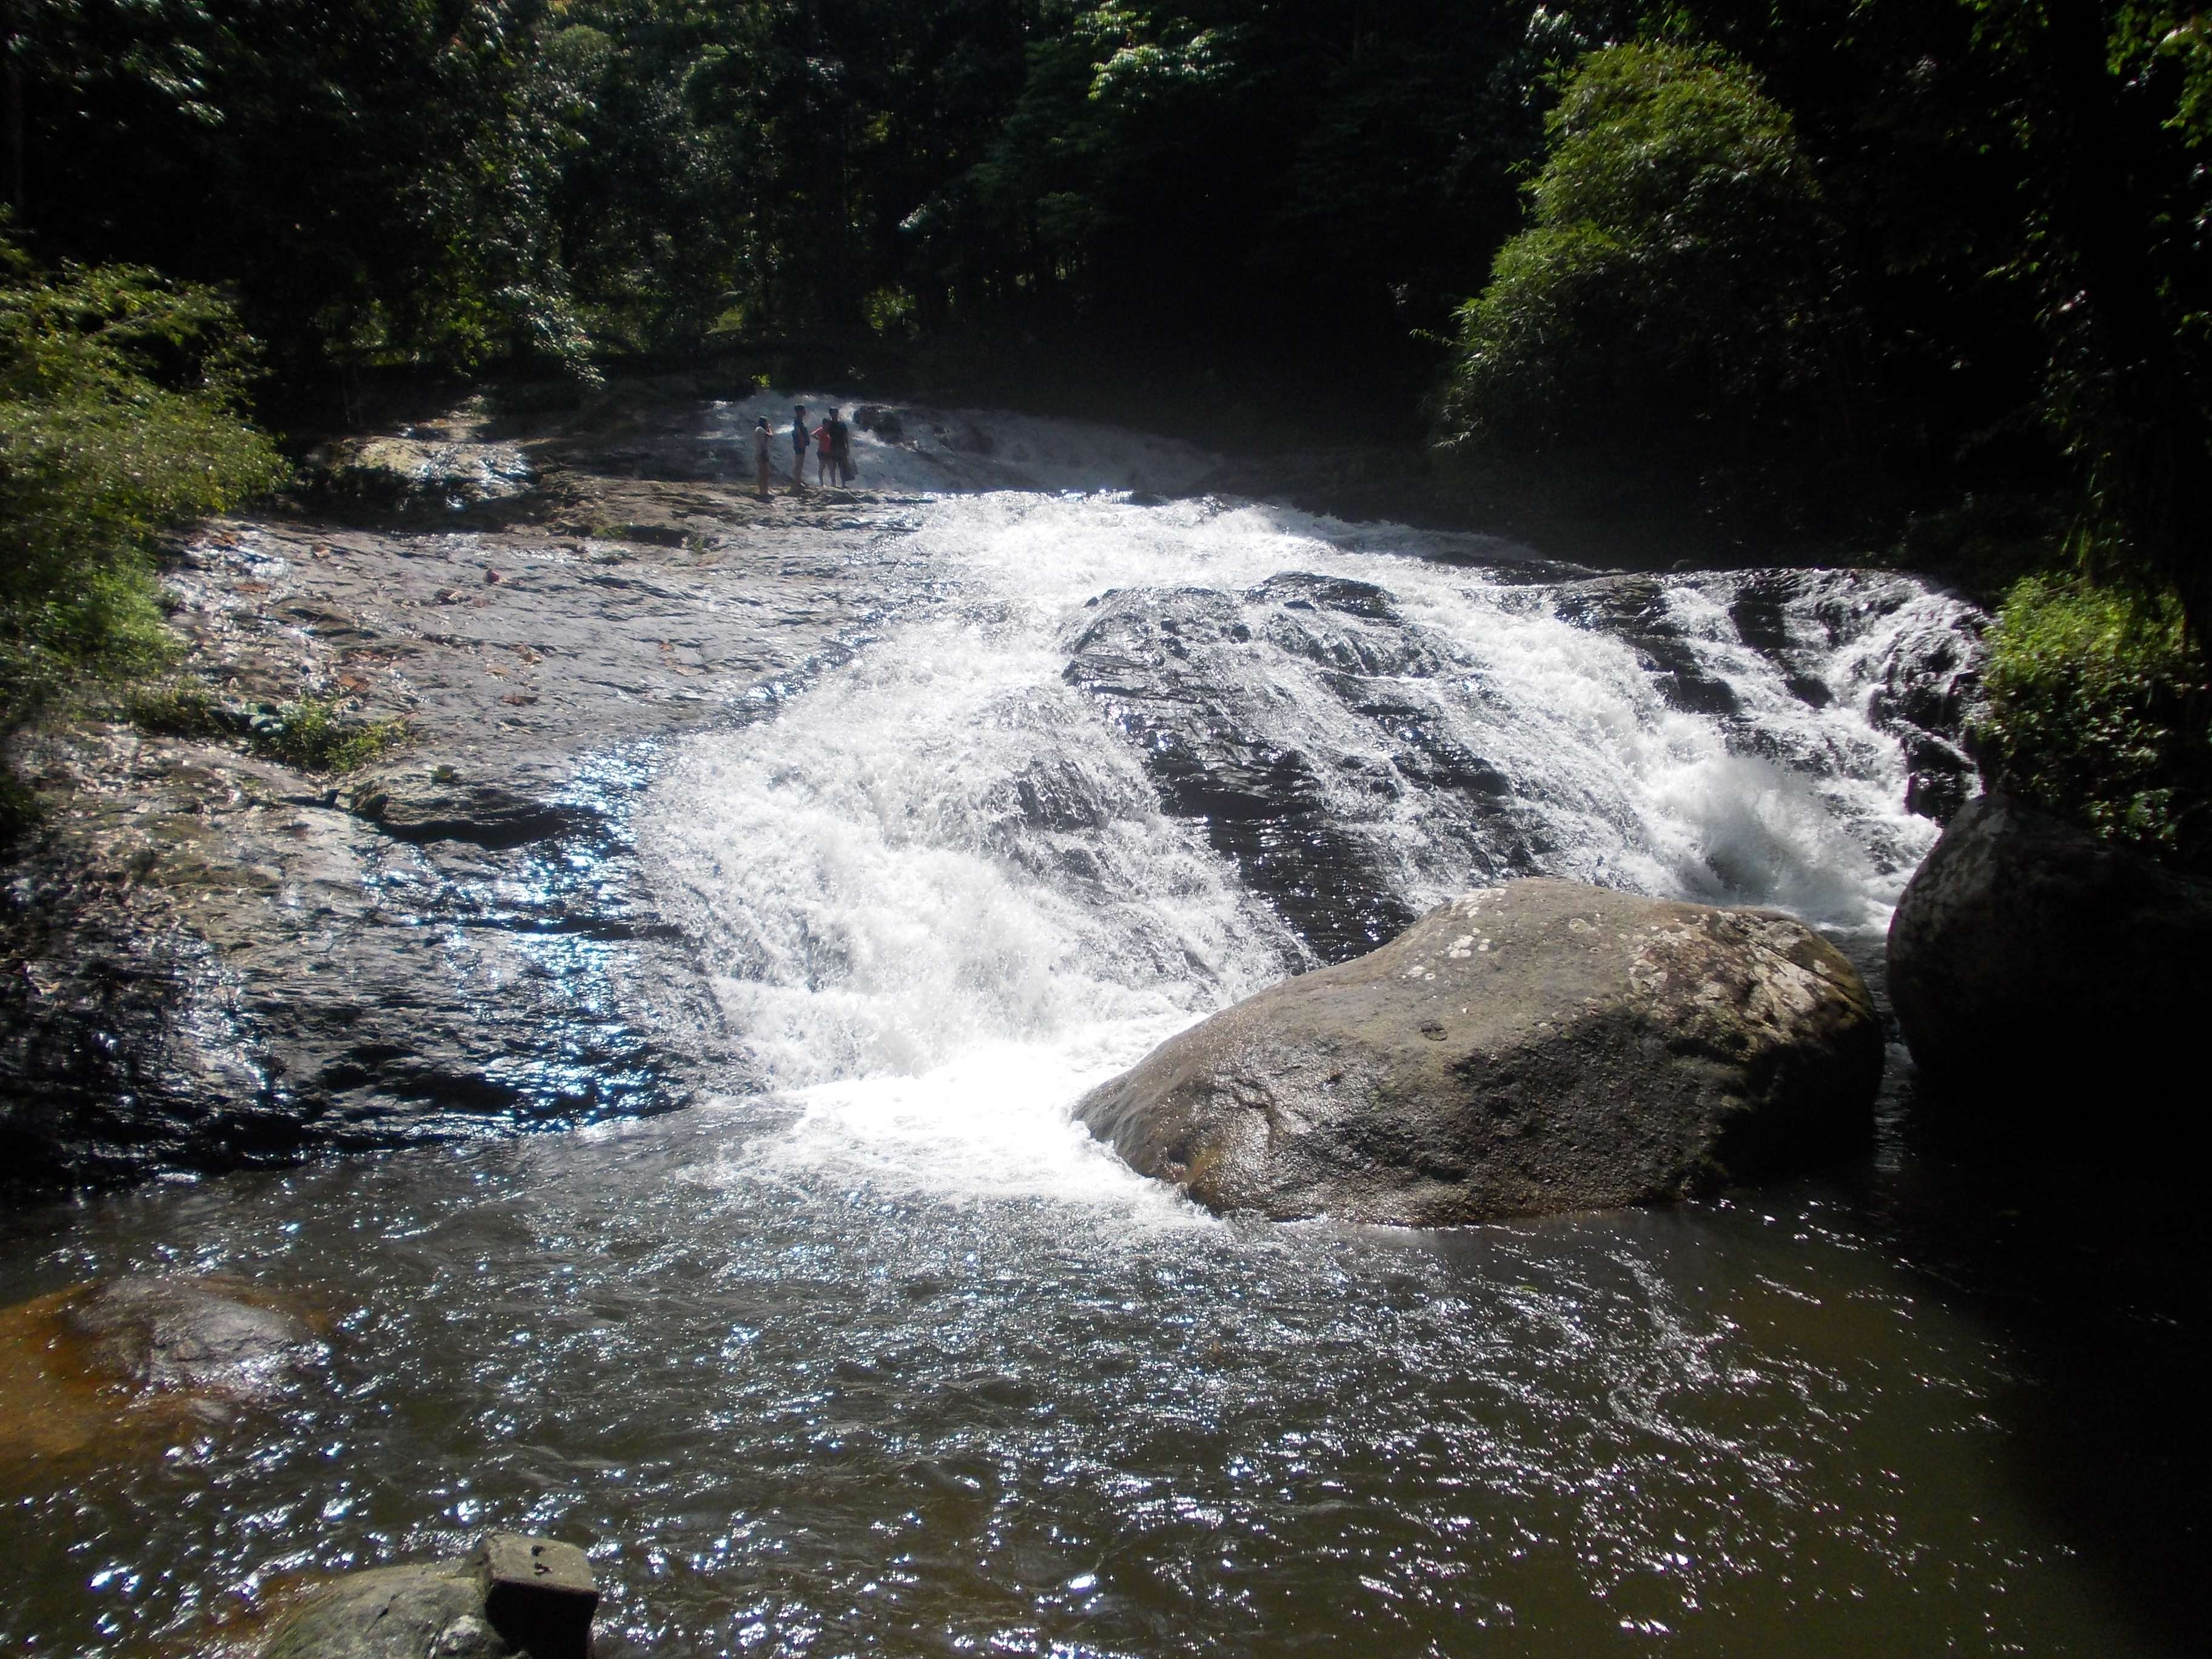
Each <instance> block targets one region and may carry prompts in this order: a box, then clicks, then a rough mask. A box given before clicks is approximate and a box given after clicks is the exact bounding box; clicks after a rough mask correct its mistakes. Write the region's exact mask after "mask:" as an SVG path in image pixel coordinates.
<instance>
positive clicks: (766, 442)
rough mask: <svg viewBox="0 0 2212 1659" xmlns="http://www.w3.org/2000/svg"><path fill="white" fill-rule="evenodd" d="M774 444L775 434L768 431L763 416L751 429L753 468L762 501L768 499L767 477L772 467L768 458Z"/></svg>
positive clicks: (766, 420) (765, 417) (766, 419)
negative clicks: (758, 480)
mask: <svg viewBox="0 0 2212 1659" xmlns="http://www.w3.org/2000/svg"><path fill="white" fill-rule="evenodd" d="M774 447H775V434H774V433H772V432H770V431H769V429H768V416H765V415H763V416H761V417H760V423H759V424H758V425H757V426H755V427H754V428H753V467H754V470H755V471H757V473H758V475H759V477H760V498H761V499H762V500H763V501H766V500H767V499H768V481H769V472H770V471H771V470H772V468H773V465H774V463H773V462H772V461H771V459H769V457H770V453H771V452H772V450H773V449H774Z"/></svg>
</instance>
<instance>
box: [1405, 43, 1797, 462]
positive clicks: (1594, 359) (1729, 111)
mask: <svg viewBox="0 0 2212 1659" xmlns="http://www.w3.org/2000/svg"><path fill="white" fill-rule="evenodd" d="M1547 131H1548V134H1549V137H1550V144H1551V149H1550V155H1549V158H1548V159H1547V161H1546V162H1545V164H1544V167H1543V170H1542V172H1541V173H1540V174H1539V175H1538V176H1537V178H1536V179H1535V180H1534V183H1533V184H1532V185H1530V188H1529V197H1530V218H1531V223H1530V225H1529V228H1528V229H1526V230H1524V231H1523V232H1522V233H1521V234H1519V235H1517V236H1516V237H1514V238H1513V239H1512V240H1510V241H1509V242H1508V243H1506V245H1505V246H1504V248H1503V249H1501V250H1500V251H1499V252H1498V258H1497V260H1496V262H1495V263H1494V264H1493V265H1492V270H1491V278H1490V283H1489V285H1488V287H1486V289H1484V290H1483V292H1482V294H1481V295H1480V297H1478V298H1476V299H1474V300H1471V301H1468V303H1467V304H1466V305H1465V306H1464V307H1462V308H1461V310H1460V313H1459V337H1458V343H1457V344H1458V353H1457V357H1456V360H1455V363H1454V366H1453V368H1452V370H1451V373H1450V377H1449V381H1448V383H1447V385H1446V386H1445V389H1444V393H1443V399H1442V405H1441V408H1442V414H1443V428H1444V441H1445V442H1446V444H1447V446H1455V445H1469V444H1472V445H1478V446H1480V445H1501V446H1504V447H1510V448H1520V449H1539V448H1542V447H1545V446H1546V445H1547V443H1548V442H1550V441H1556V440H1560V439H1566V440H1595V439H1601V438H1610V437H1615V436H1620V435H1633V436H1638V437H1642V438H1644V439H1647V440H1650V439H1660V440H1667V441H1675V440H1678V439H1679V437H1680V435H1681V434H1682V433H1683V432H1684V431H1685V430H1686V429H1699V428H1702V429H1703V430H1704V432H1705V436H1706V438H1707V440H1708V441H1710V437H1711V428H1713V427H1714V426H1716V425H1720V426H1729V425H1733V426H1735V427H1736V428H1739V429H1748V428H1750V426H1751V424H1752V423H1753V422H1759V421H1761V420H1767V421H1771V420H1773V419H1775V418H1777V417H1780V418H1783V419H1785V420H1786V419H1787V418H1788V417H1789V416H1790V415H1791V414H1792V413H1793V412H1797V411H1800V410H1802V408H1804V407H1806V406H1808V405H1809V404H1810V403H1811V401H1812V399H1811V398H1810V397H1809V396H1808V393H1811V392H1815V391H1817V390H1818V389H1819V387H1820V384H1821V383H1822V382H1823V381H1824V380H1832V378H1833V377H1832V374H1831V373H1830V359H1831V357H1832V352H1833V337H1834V335H1835V332H1836V330H1837V328H1838V318H1839V316H1840V302H1839V299H1838V295H1839V291H1840V286H1841V278H1840V277H1839V276H1838V274H1837V273H1838V269H1839V262H1838V257H1837V252H1836V235H1835V232H1834V231H1833V228H1832V226H1831V225H1830V223H1829V222H1828V220H1827V217H1826V214H1825V213H1824V211H1823V210H1822V209H1821V206H1820V192H1819V189H1818V186H1817V185H1816V184H1815V182H1814V176H1813V173H1812V169H1811V168H1810V167H1809V166H1808V164H1807V162H1806V161H1805V158H1804V157H1803V155H1802V153H1801V151H1800V149H1799V146H1798V143H1797V138H1796V132H1795V130H1794V129H1793V127H1792V125H1791V123H1790V116H1789V113H1788V112H1786V111H1785V110H1784V109H1783V108H1782V107H1781V106H1779V105H1778V104H1776V103H1775V102H1773V100H1771V99H1769V98H1768V97H1767V96H1766V95H1765V94H1764V93H1763V92H1761V91H1760V90H1759V85H1758V82H1756V80H1755V79H1754V78H1753V76H1752V75H1751V73H1750V71H1749V70H1746V69H1745V68H1743V67H1742V66H1741V64H1737V63H1735V61H1734V60H1733V59H1731V58H1727V57H1724V56H1723V55H1721V54H1720V53H1717V52H1710V51H1692V50H1689V49H1686V48H1683V47H1679V46H1663V45H1644V44H1635V45H1628V46H1608V47H1606V48H1603V49H1602V50H1600V51H1597V52H1591V53H1589V54H1588V55H1587V56H1586V57H1584V58H1583V60H1582V61H1581V63H1580V64H1578V65H1577V68H1576V70H1575V71H1574V73H1573V75H1572V76H1571V77H1570V78H1569V80H1568V82H1567V83H1566V85H1565V88H1564V89H1563V92H1562V96H1561V99H1560V101H1559V106H1558V107H1557V108H1556V109H1555V110H1553V112H1552V114H1551V116H1550V118H1549V120H1548V123H1547ZM1770 435H1771V434H1770Z"/></svg>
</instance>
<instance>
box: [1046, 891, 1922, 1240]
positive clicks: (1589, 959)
mask: <svg viewBox="0 0 2212 1659" xmlns="http://www.w3.org/2000/svg"><path fill="white" fill-rule="evenodd" d="M1881 1065H1882V1042H1881V1027H1880V1024H1879V1021H1878V1020H1877V1018H1876V1017H1875V1011H1874V1006H1873V1004H1872V1002H1871V1000H1869V997H1868V994H1867V992H1866V987H1864V985H1863V984H1862V983H1861V981H1860V980H1859V976H1858V975H1857V972H1856V971H1855V970H1854V969H1852V967H1851V966H1850V963H1849V962H1848V961H1847V960H1845V958H1844V957H1843V955H1842V954H1841V953H1840V952H1839V951H1837V950H1836V949H1835V947H1834V946H1832V945H1829V944H1828V943H1827V942H1826V940H1825V939H1821V938H1820V936H1819V935H1818V934H1817V933H1814V932H1812V931H1811V930H1810V929H1809V928H1807V927H1804V926H1803V925H1802V923H1799V922H1796V921H1792V920H1790V918H1788V917H1786V916H1783V915H1778V914H1775V913H1773V912H1769V911H1758V910H1729V909H1714V908H1707V907H1705V906H1699V905H1691V904H1680V903H1672V902H1662V901H1659V900H1653V899H1644V898H1638V897H1634V896H1630V895H1627V894H1623V893H1616V892H1610V891H1607V890H1601V889H1598V888H1592V887H1585V886H1582V885H1580V884H1574V883H1568V882H1559V881H1545V880H1529V881H1516V882H1511V883H1509V884H1506V885H1504V886H1503V887H1499V888H1492V889H1488V890H1482V891H1479V892H1474V893H1470V894H1468V895H1466V896H1462V897H1461V898H1458V899H1455V900H1453V901H1452V902H1450V903H1449V904H1445V905H1442V906H1440V907H1438V908H1437V909H1435V910H1433V911H1431V912H1430V913H1429V915H1426V916H1424V917H1423V918H1422V919H1421V920H1420V921H1419V922H1418V923H1416V924H1415V925H1414V926H1413V927H1412V928H1410V929H1408V930H1407V932H1406V933H1404V934H1402V935H1401V936H1400V937H1399V938H1398V939H1395V940H1393V941H1392V942H1391V943H1390V944H1389V945H1385V946H1384V947H1383V949H1381V950H1379V951H1375V952H1373V953H1372V954H1370V955H1368V956H1365V957H1360V958H1358V960H1356V961H1353V962H1348V963H1340V964H1339V965H1338V966H1336V967H1334V968H1328V969H1321V970H1318V971H1316V972H1314V973H1310V974H1307V975H1302V976H1300V977H1298V978H1296V979H1292V980H1289V981H1285V982H1284V983H1283V984H1280V985H1278V986H1275V987H1272V988H1271V989H1268V990H1267V991H1263V992H1261V994H1259V995H1257V996H1255V997H1251V998H1249V999H1247V1000H1245V1001H1243V1002H1241V1003H1238V1004H1237V1005H1236V1006H1234V1007H1231V1008H1229V1009H1226V1010H1225V1011H1224V1012H1221V1013H1218V1014H1216V1015H1215V1016H1213V1018H1211V1019H1208V1020H1206V1021H1205V1022H1204V1023H1203V1024H1200V1025H1198V1026H1196V1027H1194V1028H1193V1029H1192V1030H1188V1031H1186V1032H1184V1033H1183V1034H1182V1036H1176V1037H1174V1038H1171V1039H1170V1041H1168V1042H1165V1043H1164V1044H1162V1045H1161V1047H1160V1048H1158V1049H1157V1050H1155V1051H1154V1052H1153V1053H1152V1054H1151V1055H1149V1056H1147V1057H1146V1059H1145V1060H1143V1061H1141V1062H1140V1063H1139V1065H1138V1066H1136V1067H1135V1069H1134V1070H1133V1071H1131V1072H1128V1073H1125V1074H1124V1075H1123V1076H1121V1077H1120V1078H1117V1079H1115V1080H1114V1081H1113V1082H1111V1083H1109V1084H1106V1085H1103V1086H1102V1087H1101V1088H1099V1089H1097V1090H1096V1091H1093V1092H1092V1093H1091V1094H1090V1095H1089V1096H1088V1097H1085V1099H1084V1101H1083V1102H1082V1103H1081V1104H1080V1105H1079V1107H1078V1108H1077V1115H1078V1116H1079V1117H1080V1118H1081V1120H1082V1121H1084V1122H1085V1124H1086V1125H1088V1126H1089V1127H1090V1128H1091V1132H1092V1133H1094V1134H1097V1136H1099V1137H1100V1138H1101V1139H1105V1140H1109V1141H1110V1142H1111V1143H1112V1144H1113V1145H1114V1146H1115V1148H1116V1150H1118V1151H1119V1152H1121V1155H1122V1157H1124V1158H1127V1160H1128V1162H1129V1163H1130V1164H1131V1165H1132V1166H1133V1168H1135V1169H1136V1170H1139V1172H1140V1173H1143V1174H1146V1175H1152V1176H1159V1177H1160V1178H1162V1179H1164V1180H1168V1181H1172V1182H1176V1183H1178V1184H1180V1185H1181V1186H1182V1187H1183V1188H1185V1189H1186V1190H1187V1191H1188V1192H1189V1194H1190V1195H1191V1196H1192V1197H1193V1198H1194V1199H1196V1200H1198V1201H1199V1202H1200V1203H1202V1204H1204V1205H1206V1206H1207V1207H1208V1208H1210V1209H1214V1210H1219V1211H1226V1212H1237V1211H1253V1212H1259V1213H1261V1214H1263V1215H1267V1216H1271V1217H1274V1218H1279V1219H1293V1218H1300V1217H1305V1216H1316V1215H1327V1216H1334V1217H1338V1218H1343V1219H1346V1220H1352V1221H1361V1222H1371V1223H1380V1224H1385V1225H1402V1226H1443V1225H1452V1224H1455V1223H1461V1222H1472V1221H1484V1220H1491V1219H1494V1218H1498V1217H1503V1216H1513V1215H1528V1214H1539V1213H1543V1212H1553V1211H1560V1210H1576V1209H1592V1208H1601V1207H1607V1206H1618V1205H1626V1204H1640V1203H1650V1202H1653V1201H1656V1200H1665V1199H1671V1198H1680V1197H1684V1196H1687V1195H1691V1194H1698V1193H1703V1192H1710V1191H1712V1190H1715V1189H1716V1188H1720V1187H1723V1186H1726V1185H1729V1184H1731V1183H1735V1182H1750V1181H1759V1180H1765V1179H1770V1178H1772V1177H1774V1176H1782V1175H1786V1174H1791V1173H1796V1172H1798V1171H1802V1170H1808V1169H1811V1168H1814V1167H1817V1166H1819V1165H1820V1164H1823V1163H1826V1162H1830V1161H1832V1160H1833V1159H1835V1158H1838V1157H1841V1156H1844V1155H1846V1154H1848V1153H1849V1152H1851V1151H1852V1150H1854V1149H1855V1148H1857V1147H1858V1146H1863V1144H1865V1142H1866V1140H1867V1139H1868V1137H1869V1133H1870V1132H1871V1129H1872V1127H1873V1120H1872V1106H1873V1102H1874V1097H1875V1089H1876V1087H1877V1085H1879V1083H1880V1081H1881Z"/></svg>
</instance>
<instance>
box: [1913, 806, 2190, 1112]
mask: <svg viewBox="0 0 2212 1659" xmlns="http://www.w3.org/2000/svg"><path fill="white" fill-rule="evenodd" d="M1889 994H1890V999H1891V1000H1892V1002H1893V1004H1894V1006H1895V1007H1896V1010H1897V1018H1898V1023H1899V1024H1900V1025H1902V1026H1903V1027H1904V1030H1905V1042H1906V1044H1907V1045H1908V1046H1909V1047H1910V1048H1911V1050H1912V1058H1913V1060H1914V1062H1915V1064H1916V1065H1917V1066H1918V1067H1919V1070H1920V1073H1921V1075H1922V1078H1923V1080H1924V1082H1925V1084H1926V1085H1927V1087H1926V1088H1924V1089H1923V1091H1922V1096H1923V1104H1924V1105H1928V1106H1933V1107H1934V1108H1935V1109H1936V1110H1937V1112H1938V1113H1939V1115H1940V1113H1941V1111H1942V1109H1943V1108H1944V1107H1946V1106H1947V1105H1948V1106H1951V1107H1971V1106H1976V1105H1982V1106H1987V1105H1997V1106H2001V1107H2002V1109H2003V1110H2004V1112H2005V1115H2006V1116H2007V1118H2008V1121H2013V1122H2014V1123H2015V1124H2016V1125H2019V1126H2022V1127H2025V1126H2027V1124H2029V1123H2031V1122H2032V1121H2034V1120H2035V1119H2036V1118H2037V1117H2038V1116H2039V1115H2048V1114H2047V1113H2046V1112H2045V1109H2044V1107H2042V1106H2041V1105H2039V1103H2045V1102H2048V1103H2051V1109H2053V1110H2055V1109H2057V1103H2059V1102H2061V1101H2063V1102H2065V1103H2067V1107H2066V1109H2069V1110H2070V1109H2073V1108H2074V1106H2075V1104H2076V1103H2077V1096H2078V1091H2080V1090H2081V1089H2082V1088H2083V1087H2085V1086H2086V1087H2088V1088H2090V1089H2093V1091H2094V1092H2095V1093H2096V1095H2098V1096H2100V1097H2101V1096H2104V1095H2107V1094H2109V1093H2111V1092H2112V1091H2115V1090H2143V1089H2148V1090H2149V1091H2153V1092H2152V1098H2153V1099H2157V1098H2160V1097H2167V1096H2170V1095H2172V1094H2173V1093H2174V1092H2175V1091H2176V1081H2177V1079H2192V1078H2194V1077H2195V1076H2196V1074H2197V1068H2198V1066H2199V1065H2200V1064H2201V1053H2200V1051H2197V1049H2196V1047H2195V1044H2196V1039H2197V1021H2199V1020H2201V1019H2202V1018H2203V1017H2204V1012H2205V1010H2206V1009H2207V1008H2212V883H2207V882H2203V881H2197V880H2191V879H2190V878H2186V877H2183V876H2179V875H2176V874H2175V873H2173V872H2171V871H2168V870H2166V869H2165V868H2164V867H2162V866H2160V865H2159V864H2157V863H2155V862H2154V860H2150V859H2148V858H2146V857H2144V856H2143V855H2142V854H2139V853H2136V852H2132V851H2130V850H2129V849H2128V848H2123V847H2118V846H2115V845H2114V844H2113V843H2112V842H2108V841H2106V840H2104V839H2103V838H2102V837H2100V836H2095V835H2093V834H2091V833H2090V832H2089V831H2088V830H2086V829H2079V828H2077V827H2075V825H2073V824H2071V823H2066V822H2064V821H2063V819H2059V818H2056V817H2051V816H2050V815H2049V814H2047V813H2045V812H2039V811H2035V810H2034V809H2033V808H2031V807H2027V806H2025V805H2021V803H2020V802H2019V801H2017V800H2015V799H2012V798H2011V797H2009V796H2008V795H2006V794H2004V793H1991V794H1987V795H1984V796H1982V797H1980V798H1979V799H1976V800H1973V801H1970V802H1968V803H1967V805H1966V806H1965V807H1964V808H1963V809H1962V810H1961V811H1960V813H1959V815H1958V816H1957V817H1955V818H1954V819H1953V820H1952V821H1951V825H1950V827H1949V828H1948V829H1946V830H1945V831H1944V832H1943V836H1942V840H1941V841H1939V842H1936V847H1935V850H1934V851H1932V852H1931V853H1929V855H1928V857H1927V859H1926V860H1924V861H1923V863H1922V865H1921V866H1920V868H1919V870H1918V871H1917V872H1916V873H1915V874H1914V876H1913V878H1912V880H1911V883H1910V884H1908V885H1907V886H1906V888H1905V895H1904V896H1903V898H1901V899H1900V900H1899V902H1898V906H1897V913H1896V915H1895V916H1894V917H1893V918H1892V920H1891V922H1890V927H1889ZM2185 1051H2186V1052H2185ZM2202 1087H2203V1085H2202V1084H2201V1083H2197V1084H2196V1085H2194V1090H2201V1088H2202ZM2191 1092H2193V1090H2192V1091H2191Z"/></svg>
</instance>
